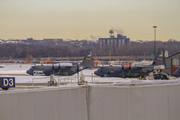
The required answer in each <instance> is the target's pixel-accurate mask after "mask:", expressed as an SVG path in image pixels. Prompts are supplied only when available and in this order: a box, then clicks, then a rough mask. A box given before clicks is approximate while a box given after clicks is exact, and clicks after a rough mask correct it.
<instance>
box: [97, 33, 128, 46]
mask: <svg viewBox="0 0 180 120" xmlns="http://www.w3.org/2000/svg"><path fill="white" fill-rule="evenodd" d="M110 32H111V33H112V31H110ZM129 43H130V38H127V37H126V36H123V35H121V34H117V38H115V37H114V35H112V34H111V35H110V38H99V46H100V47H103V46H107V45H108V46H115V47H120V46H121V45H129Z"/></svg>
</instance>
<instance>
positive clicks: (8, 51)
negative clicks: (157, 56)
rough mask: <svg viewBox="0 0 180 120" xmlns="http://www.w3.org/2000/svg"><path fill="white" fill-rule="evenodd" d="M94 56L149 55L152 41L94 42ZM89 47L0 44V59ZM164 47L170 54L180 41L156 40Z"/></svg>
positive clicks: (59, 53)
mask: <svg viewBox="0 0 180 120" xmlns="http://www.w3.org/2000/svg"><path fill="white" fill-rule="evenodd" d="M89 48H90V49H91V50H92V52H93V55H94V56H150V55H151V54H154V41H149V42H144V43H137V42H131V44H130V45H124V46H120V47H116V46H108V45H107V46H103V47H102V48H100V47H99V44H94V45H93V46H91V47H89ZM89 48H83V47H79V46H77V45H73V44H69V45H49V46H44V45H35V44H29V45H27V44H1V45H0V59H1V60H7V59H18V58H26V57H27V56H29V55H31V56H32V57H33V58H41V57H76V56H84V54H85V53H86V50H87V49H89ZM158 48H164V49H165V50H167V51H168V52H169V55H172V54H174V53H176V52H179V51H180V41H175V40H171V39H170V40H169V41H167V42H162V41H157V48H156V49H158Z"/></svg>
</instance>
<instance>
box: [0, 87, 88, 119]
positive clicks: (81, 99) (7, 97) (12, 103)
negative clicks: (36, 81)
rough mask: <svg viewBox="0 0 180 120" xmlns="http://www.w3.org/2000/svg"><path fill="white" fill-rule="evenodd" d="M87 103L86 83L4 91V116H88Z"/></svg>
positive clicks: (0, 100) (0, 107)
mask: <svg viewBox="0 0 180 120" xmlns="http://www.w3.org/2000/svg"><path fill="white" fill-rule="evenodd" d="M35 91H37V92H35ZM86 106H87V105H86V89H85V88H82V87H77V88H74V87H73V88H70V89H69V88H68V89H48V90H42V91H41V90H31V91H26V92H23V91H22V92H10V91H9V92H6V93H5V92H3V93H2V92H1V93H0V120H86V119H87V111H86V110H87V108H86Z"/></svg>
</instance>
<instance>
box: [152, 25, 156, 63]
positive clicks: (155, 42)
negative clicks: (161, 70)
mask: <svg viewBox="0 0 180 120" xmlns="http://www.w3.org/2000/svg"><path fill="white" fill-rule="evenodd" d="M153 28H154V59H155V55H156V28H157V26H153Z"/></svg>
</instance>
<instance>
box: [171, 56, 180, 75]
mask: <svg viewBox="0 0 180 120" xmlns="http://www.w3.org/2000/svg"><path fill="white" fill-rule="evenodd" d="M171 63H172V64H171V74H172V73H174V72H175V71H176V70H177V68H178V67H179V63H180V59H177V58H172V59H171Z"/></svg>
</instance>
